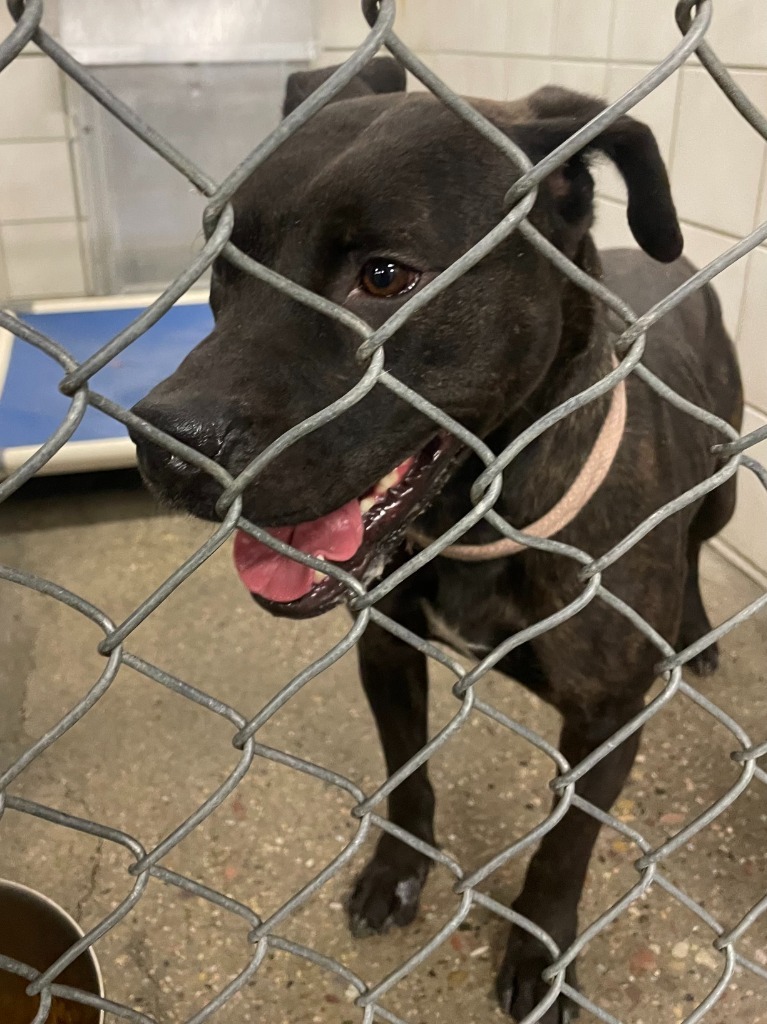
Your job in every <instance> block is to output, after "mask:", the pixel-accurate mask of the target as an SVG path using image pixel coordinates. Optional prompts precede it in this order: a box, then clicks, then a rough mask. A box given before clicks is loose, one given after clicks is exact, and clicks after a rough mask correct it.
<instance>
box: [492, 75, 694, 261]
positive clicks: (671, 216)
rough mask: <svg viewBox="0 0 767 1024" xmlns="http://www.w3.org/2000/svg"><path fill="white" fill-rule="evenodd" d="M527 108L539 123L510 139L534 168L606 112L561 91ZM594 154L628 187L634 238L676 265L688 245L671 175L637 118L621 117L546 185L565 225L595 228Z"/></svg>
mask: <svg viewBox="0 0 767 1024" xmlns="http://www.w3.org/2000/svg"><path fill="white" fill-rule="evenodd" d="M525 102H526V105H527V107H528V109H529V110H530V112H531V114H532V115H533V118H532V119H531V120H528V121H523V122H521V123H519V124H516V125H513V126H512V127H511V128H510V131H509V134H510V135H511V137H512V139H514V141H515V142H517V143H518V144H519V145H520V147H521V148H522V149H523V150H524V151H525V152H526V153H527V154H528V156H529V157H530V159H531V160H532V161H533V163H536V162H537V161H538V160H541V159H542V158H543V157H544V156H546V155H547V154H548V153H550V152H551V151H552V150H553V149H556V147H557V146H559V145H560V144H561V143H562V142H564V141H565V140H566V139H568V138H569V137H570V136H571V135H572V134H573V133H574V132H576V131H577V130H578V129H579V128H582V127H583V125H585V124H588V122H589V121H591V120H592V119H593V118H594V117H596V116H597V114H599V113H601V111H603V110H604V109H605V105H604V103H601V102H600V101H599V100H596V99H592V98H591V97H590V96H583V95H581V94H580V93H575V92H570V91H569V90H568V89H561V88H559V87H557V86H546V87H544V88H543V89H539V90H538V91H537V92H534V93H533V94H532V95H531V96H528V97H527V100H526V101H525ZM594 151H597V152H601V153H604V154H605V156H607V157H609V158H610V159H611V160H612V161H613V163H614V164H615V166H616V167H617V168H618V170H619V171H620V173H621V176H622V177H623V180H624V181H625V182H626V188H627V190H628V222H629V226H630V228H631V231H632V234H633V235H634V238H635V239H636V240H637V242H638V243H639V244H640V245H641V246H642V248H643V249H644V250H645V252H646V253H648V254H649V255H650V256H652V257H654V258H655V259H656V260H660V261H661V262H663V263H670V262H671V261H672V260H675V259H676V258H677V257H678V256H680V255H681V253H682V247H683V244H684V243H683V239H682V232H681V230H680V228H679V221H678V220H677V216H676V210H675V209H674V202H673V200H672V198H671V188H670V186H669V181H668V174H667V173H666V168H665V166H664V163H663V160H662V158H661V155H660V152H659V150H658V144H657V142H656V141H655V136H654V135H653V134H652V132H651V131H650V129H649V128H648V127H647V125H645V124H642V123H641V122H640V121H635V120H634V119H633V118H632V117H627V116H625V115H624V116H622V117H619V118H618V119H617V121H615V122H614V123H613V124H611V125H610V126H609V127H608V128H606V129H605V130H604V131H603V132H602V133H601V134H600V135H598V136H597V137H596V138H595V139H593V140H592V141H591V142H589V143H588V145H587V146H586V147H585V148H584V149H583V150H581V152H580V153H578V154H576V155H575V156H573V157H571V158H570V160H568V161H567V163H566V164H564V165H563V166H562V167H560V168H559V169H558V170H556V171H554V172H553V173H552V174H551V176H550V177H549V178H547V179H546V180H547V182H548V187H549V188H550V190H551V191H552V193H553V195H554V197H555V200H556V202H557V204H558V207H559V210H560V213H561V214H562V216H563V217H564V219H565V220H566V221H567V222H568V223H570V224H572V225H573V226H578V224H579V223H580V224H582V226H583V227H584V228H585V229H586V230H587V229H588V227H589V226H590V223H591V217H592V202H593V191H594V183H593V181H592V178H591V175H590V174H589V171H588V165H587V162H586V161H587V157H588V156H589V154H590V153H593V152H594Z"/></svg>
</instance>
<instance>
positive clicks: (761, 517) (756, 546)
mask: <svg viewBox="0 0 767 1024" xmlns="http://www.w3.org/2000/svg"><path fill="white" fill-rule="evenodd" d="M764 426H767V416H764V415H762V414H761V413H759V412H757V411H756V410H755V409H746V413H745V416H744V418H743V433H744V434H747V433H750V432H751V431H752V430H757V429H758V428H759V427H764ZM748 454H749V455H751V456H752V457H753V458H755V459H757V461H759V462H761V463H762V465H763V466H767V441H762V443H761V444H758V445H755V446H754V447H753V448H750V449H749V452H748ZM765 521H767V491H765V489H764V488H763V487H762V485H761V484H760V483H759V481H758V480H757V479H756V477H755V476H754V474H753V473H752V472H751V471H750V470H748V469H741V470H739V471H738V503H737V506H736V508H735V515H734V516H733V517H732V519H731V520H730V522H729V523H728V524H727V526H726V527H725V528H724V530H723V531H722V534H721V536H722V539H723V540H725V541H726V542H727V543H728V544H731V545H732V547H734V548H735V550H736V551H737V552H738V554H739V555H742V556H744V557H745V558H747V559H748V561H749V562H752V563H753V564H754V565H756V566H758V567H759V568H760V569H761V570H762V571H763V572H764V571H767V530H766V529H765V528H764V524H765Z"/></svg>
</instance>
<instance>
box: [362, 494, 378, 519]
mask: <svg viewBox="0 0 767 1024" xmlns="http://www.w3.org/2000/svg"><path fill="white" fill-rule="evenodd" d="M375 503H376V500H375V497H374V496H373V495H372V494H369V495H368V496H367V498H362V499H361V501H360V512H361V513H362V514H363V516H364V515H365V513H366V512H369V511H370V510H371V508H372V507H373V505H375Z"/></svg>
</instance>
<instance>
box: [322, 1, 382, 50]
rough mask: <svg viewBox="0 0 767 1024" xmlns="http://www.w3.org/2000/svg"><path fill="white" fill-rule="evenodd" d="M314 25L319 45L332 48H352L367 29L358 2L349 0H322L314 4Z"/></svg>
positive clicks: (357, 43)
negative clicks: (352, 2)
mask: <svg viewBox="0 0 767 1024" xmlns="http://www.w3.org/2000/svg"><path fill="white" fill-rule="evenodd" d="M316 26H317V33H318V36H319V43H320V46H321V47H323V48H333V49H335V48H338V47H351V48H354V47H355V46H358V45H359V42H360V40H361V39H363V38H364V37H365V34H366V32H367V31H369V29H368V24H367V22H366V21H365V19H364V18H363V16H362V8H361V6H360V4H351V3H349V0H322V3H320V4H318V5H317V6H316Z"/></svg>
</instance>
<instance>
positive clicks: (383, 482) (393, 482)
mask: <svg viewBox="0 0 767 1024" xmlns="http://www.w3.org/2000/svg"><path fill="white" fill-rule="evenodd" d="M399 482H400V475H399V473H398V472H397V470H396V469H393V470H392V471H391V473H387V474H386V476H382V477H381V479H380V480H379V481H378V483H377V484H376V485H375V487H374V488H373V490H374V491H375V492H376V494H386V492H387V491H388V490H389V488H390V487H396V486H397V484H398V483H399Z"/></svg>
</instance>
